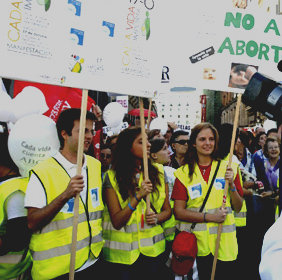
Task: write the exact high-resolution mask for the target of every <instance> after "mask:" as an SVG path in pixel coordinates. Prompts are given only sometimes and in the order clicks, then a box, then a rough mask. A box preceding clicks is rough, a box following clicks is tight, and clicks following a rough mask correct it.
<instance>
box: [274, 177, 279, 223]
mask: <svg viewBox="0 0 282 280" xmlns="http://www.w3.org/2000/svg"><path fill="white" fill-rule="evenodd" d="M277 189H278V190H279V177H278V180H277ZM279 214H280V213H279V203H278V204H277V205H276V206H275V221H276V220H277V219H278V218H279Z"/></svg>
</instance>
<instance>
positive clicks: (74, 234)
mask: <svg viewBox="0 0 282 280" xmlns="http://www.w3.org/2000/svg"><path fill="white" fill-rule="evenodd" d="M87 99H88V90H86V89H83V91H82V100H81V113H80V123H79V139H78V151H77V172H76V174H77V175H81V171H82V161H83V152H84V151H83V150H84V137H85V123H86V112H87ZM78 214H79V194H77V195H76V197H75V200H74V212H73V228H72V244H71V258H70V273H69V280H73V279H74V271H75V257H76V244H77V226H78Z"/></svg>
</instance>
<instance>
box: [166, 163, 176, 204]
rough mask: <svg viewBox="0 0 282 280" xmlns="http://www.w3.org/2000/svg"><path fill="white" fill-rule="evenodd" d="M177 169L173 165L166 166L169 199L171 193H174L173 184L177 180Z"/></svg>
mask: <svg viewBox="0 0 282 280" xmlns="http://www.w3.org/2000/svg"><path fill="white" fill-rule="evenodd" d="M175 170H176V169H175V168H173V167H171V166H164V174H165V181H166V183H168V192H169V199H170V197H171V193H172V190H173V186H174V181H175V176H174V172H175Z"/></svg>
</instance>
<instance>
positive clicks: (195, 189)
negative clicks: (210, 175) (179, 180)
mask: <svg viewBox="0 0 282 280" xmlns="http://www.w3.org/2000/svg"><path fill="white" fill-rule="evenodd" d="M188 191H189V196H190V198H191V199H195V198H197V197H200V196H201V195H202V186H201V184H197V185H194V186H192V187H190V188H188Z"/></svg>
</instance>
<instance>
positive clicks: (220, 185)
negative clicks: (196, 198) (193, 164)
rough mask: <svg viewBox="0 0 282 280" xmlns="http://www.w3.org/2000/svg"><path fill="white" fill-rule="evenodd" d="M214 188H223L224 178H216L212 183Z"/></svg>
mask: <svg viewBox="0 0 282 280" xmlns="http://www.w3.org/2000/svg"><path fill="white" fill-rule="evenodd" d="M214 186H215V189H216V190H223V189H224V186H225V179H224V178H216V179H215V183H214Z"/></svg>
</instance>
